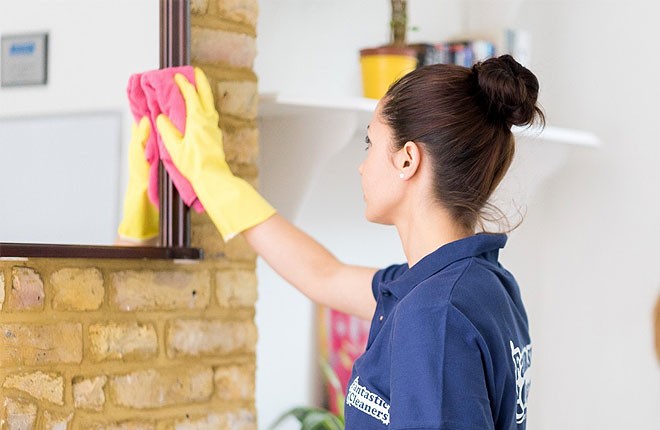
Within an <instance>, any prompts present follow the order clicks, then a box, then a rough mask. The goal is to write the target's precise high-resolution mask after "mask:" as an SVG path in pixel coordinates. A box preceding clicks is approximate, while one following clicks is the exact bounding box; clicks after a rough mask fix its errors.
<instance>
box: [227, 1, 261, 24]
mask: <svg viewBox="0 0 660 430" xmlns="http://www.w3.org/2000/svg"><path fill="white" fill-rule="evenodd" d="M218 11H219V13H220V14H221V15H222V16H223V17H224V18H225V19H228V20H231V21H235V22H239V23H243V24H248V25H251V26H253V27H254V26H256V25H257V17H258V15H259V6H258V4H257V0H218Z"/></svg>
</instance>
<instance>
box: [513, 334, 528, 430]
mask: <svg viewBox="0 0 660 430" xmlns="http://www.w3.org/2000/svg"><path fill="white" fill-rule="evenodd" d="M509 344H510V346H511V358H513V366H514V368H515V376H516V395H517V398H518V399H517V402H516V423H518V424H521V423H522V422H524V421H525V418H526V417H527V396H528V395H529V386H530V385H531V383H532V372H531V367H532V344H529V345H527V346H525V347H523V348H522V349H521V348H518V347H517V346H516V345H514V343H513V341H509Z"/></svg>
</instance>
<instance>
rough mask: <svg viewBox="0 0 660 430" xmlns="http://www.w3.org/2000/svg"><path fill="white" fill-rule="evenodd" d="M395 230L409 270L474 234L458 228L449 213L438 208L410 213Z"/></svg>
mask: <svg viewBox="0 0 660 430" xmlns="http://www.w3.org/2000/svg"><path fill="white" fill-rule="evenodd" d="M395 226H396V228H397V231H398V233H399V238H400V239H401V244H402V246H403V251H404V252H405V254H406V259H407V260H408V266H409V267H412V266H414V265H415V264H417V263H418V262H419V260H421V259H422V258H424V257H426V256H427V255H429V254H430V253H432V252H433V251H435V250H436V249H438V248H440V247H441V246H443V245H446V244H448V243H450V242H454V241H456V240H459V239H463V238H465V237H468V236H472V235H473V234H474V232H473V231H470V230H468V229H466V228H464V227H460V226H458V225H457V224H456V223H455V222H454V221H453V219H452V218H451V217H450V216H449V214H447V212H446V210H444V209H443V208H439V207H437V206H435V205H433V206H427V207H421V208H420V207H418V208H415V209H412V210H410V211H409V213H408V216H406V217H403V221H402V222H397V223H395Z"/></svg>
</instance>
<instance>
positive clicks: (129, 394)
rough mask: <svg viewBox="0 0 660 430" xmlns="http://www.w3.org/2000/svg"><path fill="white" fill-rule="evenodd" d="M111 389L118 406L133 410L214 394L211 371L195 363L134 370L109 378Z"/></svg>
mask: <svg viewBox="0 0 660 430" xmlns="http://www.w3.org/2000/svg"><path fill="white" fill-rule="evenodd" d="M110 392H111V393H112V394H111V398H112V399H113V402H114V403H115V404H116V405H117V406H124V407H128V408H133V409H149V408H160V407H164V406H171V405H180V404H184V403H199V402H204V401H207V400H208V399H209V398H210V397H211V394H212V393H213V371H212V370H211V369H209V368H207V367H201V366H194V365H189V366H186V367H185V368H176V369H172V370H154V369H149V370H140V371H135V372H132V373H129V374H127V375H122V376H114V377H112V378H111V379H110Z"/></svg>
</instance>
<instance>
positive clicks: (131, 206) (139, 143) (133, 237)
mask: <svg viewBox="0 0 660 430" xmlns="http://www.w3.org/2000/svg"><path fill="white" fill-rule="evenodd" d="M150 133H151V125H150V123H149V118H147V117H146V116H145V117H143V118H142V119H141V120H140V123H139V124H135V123H134V124H133V126H132V130H131V141H130V143H129V145H128V188H127V190H126V195H125V196H124V217H123V219H122V221H121V224H119V229H118V231H117V232H118V233H119V237H120V238H121V239H123V240H127V241H132V242H142V241H145V240H148V239H152V238H154V237H156V236H157V235H158V208H157V207H156V206H154V205H153V204H152V203H151V201H149V197H148V196H147V187H148V185H149V162H147V159H146V158H145V155H144V146H145V145H146V143H147V139H149V134H150Z"/></svg>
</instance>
